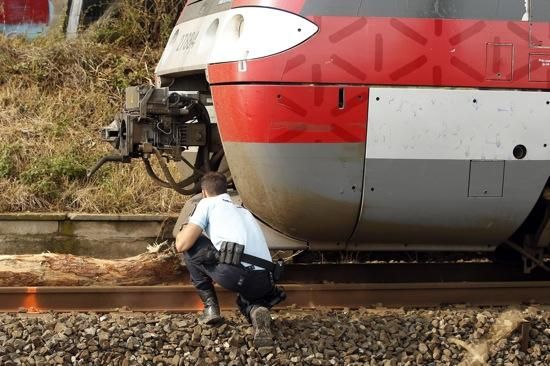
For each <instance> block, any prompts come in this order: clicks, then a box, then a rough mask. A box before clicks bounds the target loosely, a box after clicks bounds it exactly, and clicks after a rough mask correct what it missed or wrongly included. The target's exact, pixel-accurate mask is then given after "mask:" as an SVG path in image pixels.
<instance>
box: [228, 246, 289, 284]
mask: <svg viewBox="0 0 550 366" xmlns="http://www.w3.org/2000/svg"><path fill="white" fill-rule="evenodd" d="M218 262H219V263H222V264H232V265H234V266H240V265H241V263H242V262H245V263H248V264H252V265H254V266H257V267H260V268H263V269H265V270H267V271H269V272H270V273H272V275H273V279H274V280H275V281H278V280H279V279H280V278H281V276H282V274H283V261H282V260H279V261H277V263H273V262H271V261H268V260H265V259H262V258H259V257H256V256H253V255H249V254H245V253H244V245H241V244H237V243H232V242H227V241H224V242H222V245H221V247H220V251H219V259H218Z"/></svg>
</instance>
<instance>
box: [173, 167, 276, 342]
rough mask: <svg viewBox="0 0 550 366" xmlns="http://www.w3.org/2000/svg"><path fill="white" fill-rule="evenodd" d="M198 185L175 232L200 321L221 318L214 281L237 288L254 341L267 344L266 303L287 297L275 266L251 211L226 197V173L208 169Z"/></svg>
mask: <svg viewBox="0 0 550 366" xmlns="http://www.w3.org/2000/svg"><path fill="white" fill-rule="evenodd" d="M201 188H202V194H203V199H202V200H201V201H200V202H199V204H198V205H197V207H196V209H195V211H194V213H193V214H192V215H191V217H190V218H189V222H188V224H187V225H186V226H185V227H184V228H183V230H182V231H180V232H179V233H178V235H177V236H176V250H177V251H178V252H184V254H183V256H184V259H185V263H186V265H187V269H188V270H189V273H190V275H191V280H192V282H193V285H194V286H195V287H196V288H197V291H198V293H199V296H200V298H201V299H202V301H203V303H204V312H203V314H202V316H201V317H200V318H199V322H200V323H203V324H215V323H218V322H220V321H222V320H223V318H222V316H221V313H220V307H219V303H218V298H217V296H216V291H215V289H214V285H213V282H215V283H217V284H219V285H220V286H222V287H223V288H225V289H227V290H230V291H233V292H236V293H238V297H237V305H238V307H239V310H240V311H241V313H242V314H243V315H244V316H245V317H246V318H247V319H248V321H249V322H250V323H252V325H253V327H254V344H255V346H256V347H262V346H269V345H271V344H272V343H273V338H272V334H271V316H270V314H269V309H270V308H271V307H272V306H274V305H276V304H278V303H279V302H281V301H283V300H284V299H285V297H286V295H285V293H284V292H283V291H282V290H281V289H280V288H278V287H276V286H275V281H274V273H275V277H277V276H276V273H277V269H278V267H277V265H275V264H274V263H273V262H272V259H271V255H270V253H269V249H268V247H267V243H266V240H265V237H264V235H263V233H262V231H261V229H260V226H259V225H258V223H257V222H256V220H255V219H254V217H253V216H252V214H251V213H250V212H249V211H248V210H246V209H244V208H243V207H240V206H236V205H235V204H233V202H232V201H231V198H230V196H229V195H228V194H227V181H226V178H225V176H224V175H222V174H220V173H208V174H206V175H205V176H204V177H203V178H202V180H201ZM203 231H204V232H206V234H207V235H208V237H206V236H204V235H202V233H203Z"/></svg>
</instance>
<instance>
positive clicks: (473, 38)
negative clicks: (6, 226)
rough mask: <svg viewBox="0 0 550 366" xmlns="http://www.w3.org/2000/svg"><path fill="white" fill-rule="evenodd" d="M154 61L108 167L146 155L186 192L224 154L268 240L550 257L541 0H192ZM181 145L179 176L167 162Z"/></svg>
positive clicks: (132, 99)
mask: <svg viewBox="0 0 550 366" xmlns="http://www.w3.org/2000/svg"><path fill="white" fill-rule="evenodd" d="M156 73H157V75H158V85H157V87H156V88H153V87H141V88H131V89H129V90H128V97H127V105H126V110H125V112H124V113H123V114H121V116H119V117H118V118H117V120H115V122H113V124H112V125H111V126H109V127H108V128H106V129H105V130H104V136H105V139H106V140H108V141H110V142H112V143H113V144H114V145H115V147H117V149H118V150H119V152H120V154H119V155H116V156H113V157H107V158H106V159H105V160H104V161H107V160H118V161H125V162H128V161H130V159H132V158H142V159H143V160H144V161H145V163H146V168H147V169H148V171H149V173H150V174H151V176H152V177H153V178H154V179H155V180H156V181H157V182H158V183H159V184H161V185H164V186H166V187H172V188H174V189H176V190H178V191H180V192H182V193H193V192H196V188H197V186H196V182H197V180H198V179H199V178H200V175H201V174H202V172H204V171H207V170H217V169H222V168H220V167H223V166H224V165H225V163H227V164H228V166H229V168H230V172H231V177H232V179H233V181H234V184H235V186H236V188H237V190H238V192H239V194H240V197H241V199H242V201H243V203H244V204H245V205H246V207H248V208H249V209H250V210H251V211H252V212H253V213H254V214H255V215H256V216H257V217H258V218H259V219H260V220H261V221H262V222H263V223H264V224H265V230H266V232H267V233H268V237H270V238H272V243H271V244H272V245H273V246H276V247H286V248H297V247H302V246H307V247H309V248H311V249H319V250H363V251H371V250H372V251H375V250H384V251H392V250H399V251H402V250H426V251H432V250H433V251H492V250H494V249H495V248H496V247H498V246H499V245H502V244H505V243H506V244H508V245H509V246H511V247H513V248H514V249H516V250H518V251H520V252H521V253H522V255H523V256H524V258H525V264H526V269H531V268H533V267H534V266H536V265H540V266H544V263H543V258H544V255H545V251H547V250H548V245H549V244H550V206H549V200H550V189H549V183H548V181H549V177H550V147H549V146H548V145H549V144H550V1H549V0H526V1H524V0H462V1H454V0H437V1H436V0H421V1H401V0H384V1H380V0H338V1H337V0H293V1H286V0H233V1H225V0H198V1H189V2H188V4H187V5H186V7H185V9H184V11H183V13H182V15H181V17H180V19H179V21H178V24H177V25H176V27H175V28H174V30H173V32H172V35H171V37H170V39H169V41H168V44H167V46H166V49H165V51H164V54H163V56H162V58H161V60H160V62H159V65H158V67H157V70H156ZM212 101H213V109H212V108H210V109H208V105H209V104H211V103H212ZM213 118H215V119H216V120H217V124H213V123H211V121H210V120H211V119H213ZM191 146H198V154H197V159H196V161H195V162H194V164H189V165H192V168H193V170H192V171H193V172H194V173H193V174H192V175H191V176H190V177H189V178H187V179H184V180H183V181H181V182H176V181H175V179H174V178H173V176H171V173H170V172H169V170H168V167H167V165H166V164H165V162H164V161H165V160H166V158H168V159H173V160H176V161H181V160H182V159H183V157H182V156H183V155H182V152H183V151H185V150H186V149H188V148H189V147H191ZM153 156H157V157H158V158H159V161H160V162H161V167H162V171H163V175H164V177H163V178H161V177H159V176H158V175H157V174H156V173H155V171H154V170H153V168H152V167H151V164H150V163H149V159H150V158H152V157H153Z"/></svg>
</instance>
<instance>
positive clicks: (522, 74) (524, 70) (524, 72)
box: [514, 64, 529, 79]
mask: <svg viewBox="0 0 550 366" xmlns="http://www.w3.org/2000/svg"><path fill="white" fill-rule="evenodd" d="M528 75H529V64H527V65H525V66H522V67H520V68H518V69H516V70H515V71H514V76H515V77H516V79H523V78H526V77H527V76H528Z"/></svg>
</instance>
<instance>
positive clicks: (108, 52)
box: [0, 0, 185, 213]
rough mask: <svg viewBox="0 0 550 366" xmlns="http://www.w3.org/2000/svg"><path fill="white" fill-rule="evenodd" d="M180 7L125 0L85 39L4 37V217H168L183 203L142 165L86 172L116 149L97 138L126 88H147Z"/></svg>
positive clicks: (0, 55)
mask: <svg viewBox="0 0 550 366" xmlns="http://www.w3.org/2000/svg"><path fill="white" fill-rule="evenodd" d="M183 2H184V1H183V0H120V1H119V2H118V3H117V4H115V5H114V6H113V7H111V8H110V9H109V10H108V11H107V15H106V16H105V17H104V18H103V19H101V20H100V21H99V22H97V23H96V24H94V25H92V26H91V27H90V28H89V29H87V30H86V31H84V32H83V33H82V35H81V37H79V39H77V40H74V41H66V40H65V39H64V36H63V34H62V33H61V32H60V31H56V30H53V31H51V32H50V33H48V35H47V36H46V37H43V38H38V39H36V40H34V41H27V40H24V39H20V38H6V37H3V36H1V35H0V212H14V211H83V212H111V213H119V212H149V213H155V212H167V211H176V210H178V209H179V208H180V207H181V205H182V204H183V202H184V200H185V197H181V196H180V195H178V194H176V193H174V192H172V191H170V190H167V189H163V188H159V187H157V186H155V185H154V184H153V183H152V182H151V181H150V180H149V178H148V177H147V176H146V174H145V172H144V169H143V166H142V164H141V163H139V162H137V161H136V162H134V163H133V164H132V165H110V166H107V167H105V168H103V169H102V170H101V171H100V173H99V174H98V175H97V176H96V177H94V178H93V179H92V180H91V181H86V179H85V175H86V169H87V168H89V167H91V165H93V164H94V163H95V161H96V160H97V159H98V158H99V157H101V156H102V155H105V154H106V153H107V152H108V151H109V150H110V146H108V145H107V144H104V143H102V142H101V141H100V139H99V129H100V128H101V127H102V126H105V125H107V124H109V123H110V121H111V120H112V118H113V116H114V115H115V113H116V112H117V111H119V110H120V109H121V108H122V106H123V101H124V96H123V93H124V89H125V88H126V87H127V86H129V85H137V84H143V83H149V82H151V80H152V79H153V71H154V67H155V65H156V62H157V60H158V59H159V58H160V55H161V53H162V49H163V48H164V44H165V43H166V40H167V38H168V36H169V34H170V31H171V29H172V27H173V25H174V23H175V20H176V18H177V16H178V14H179V9H181V8H182V6H183Z"/></svg>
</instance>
